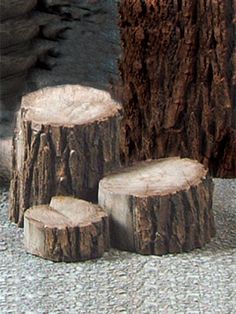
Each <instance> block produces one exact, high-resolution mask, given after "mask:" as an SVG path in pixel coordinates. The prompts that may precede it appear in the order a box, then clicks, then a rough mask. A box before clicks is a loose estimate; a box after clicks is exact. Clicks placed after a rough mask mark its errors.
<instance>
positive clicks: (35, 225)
mask: <svg viewBox="0 0 236 314" xmlns="http://www.w3.org/2000/svg"><path fill="white" fill-rule="evenodd" d="M24 236H25V246H26V249H27V251H28V252H29V253H31V254H34V255H38V256H41V257H43V258H46V259H50V260H52V261H57V262H59V261H63V262H73V261H83V260H88V259H93V258H98V257H101V256H102V255H103V253H104V252H105V251H107V250H108V249H109V227H108V217H107V214H106V213H105V211H104V210H103V209H102V208H100V207H99V206H96V205H93V204H91V203H88V202H86V201H83V200H77V199H75V198H72V197H53V198H52V200H51V203H50V206H48V205H38V206H35V207H32V208H30V209H28V210H27V211H26V213H25V217H24Z"/></svg>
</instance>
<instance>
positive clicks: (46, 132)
mask: <svg viewBox="0 0 236 314" xmlns="http://www.w3.org/2000/svg"><path fill="white" fill-rule="evenodd" d="M80 93H82V94H85V93H87V94H86V95H87V96H88V97H90V98H89V99H88V102H89V108H90V109H88V110H89V111H88V115H87V117H86V116H85V118H81V116H82V115H83V112H82V113H80V112H76V110H77V109H78V108H80V106H83V104H84V103H85V102H86V99H83V101H82V100H81V101H80V100H79V98H77V99H76V101H75V102H74V103H73V104H71V103H70V97H72V98H71V99H74V98H73V97H77V95H80ZM64 95H67V96H66V97H67V98H66V102H65V104H64V107H63V106H61V101H58V100H59V99H60V98H61V99H63V97H64ZM74 95H75V96H74ZM91 95H94V97H93V98H91ZM54 96H55V99H57V100H56V102H55V101H54V100H53V97H54ZM78 97H80V96H78ZM40 98H42V99H43V101H45V104H44V107H45V108H44V109H43V110H45V114H44V113H43V120H42V121H40V120H39V116H37V109H38V110H39V111H40V110H41V109H42V102H41V103H40V104H39V103H38V100H39V99H40ZM34 102H35V104H34ZM68 102H69V106H70V108H71V109H70V110H68ZM97 103H98V105H96V104H97ZM24 104H25V105H24ZM26 104H29V106H28V105H26ZM45 105H46V106H45ZM47 105H48V106H47ZM99 106H100V107H99ZM105 106H107V107H105ZM55 108H56V109H55ZM57 108H58V109H57ZM94 108H95V109H96V110H97V111H98V112H100V111H99V110H103V109H101V108H106V109H105V111H104V110H103V111H102V112H103V113H102V114H100V116H98V118H94V120H89V119H90V115H91V119H93V118H92V116H93V109H94ZM31 109H32V110H31ZM120 109H121V107H120V105H118V104H117V103H116V102H114V101H112V100H111V98H110V96H109V94H108V93H106V92H102V91H98V90H95V89H92V88H82V87H77V86H76V87H71V86H61V87H56V88H48V89H43V90H40V91H38V92H35V93H32V94H29V95H28V96H25V97H24V98H23V102H22V109H21V117H19V119H18V127H17V129H16V131H15V136H14V140H13V163H12V165H13V166H12V169H13V171H12V179H11V189H10V213H9V215H10V219H11V220H12V221H14V222H16V223H18V225H19V226H22V224H23V216H24V212H25V210H26V209H27V208H29V207H31V206H33V205H37V204H48V203H49V201H50V199H51V197H52V196H53V195H74V196H78V197H80V198H82V199H85V200H89V201H96V200H97V191H98V182H99V180H100V179H101V178H102V177H103V176H104V175H105V174H106V173H108V172H109V171H111V170H113V169H116V168H118V167H119V165H120V161H119V131H120V127H119V125H120ZM34 110H35V111H34ZM52 110H54V111H52ZM82 110H83V109H82ZM43 112H44V111H43ZM58 112H59V113H60V115H61V118H60V117H59V119H62V120H63V121H65V122H64V123H63V122H61V121H60V122H58V121H57V120H56V119H57V118H55V114H56V113H58ZM68 117H69V118H68ZM44 119H45V120H44ZM71 119H74V121H75V120H76V119H77V120H76V121H77V122H72V120H71ZM81 119H82V120H81ZM84 119H87V120H88V122H84ZM68 121H70V122H68Z"/></svg>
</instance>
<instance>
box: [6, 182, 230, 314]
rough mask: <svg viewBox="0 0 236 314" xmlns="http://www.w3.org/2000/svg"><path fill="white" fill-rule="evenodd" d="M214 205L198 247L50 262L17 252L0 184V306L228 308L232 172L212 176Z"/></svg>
mask: <svg viewBox="0 0 236 314" xmlns="http://www.w3.org/2000/svg"><path fill="white" fill-rule="evenodd" d="M214 212H215V217H216V224H217V236H216V237H215V238H214V239H213V240H212V242H211V243H210V244H208V245H207V246H206V247H205V248H204V249H202V250H194V251H193V252H191V253H188V254H178V255H166V256H163V257H155V256H141V255H137V254H130V253H127V252H119V251H116V250H111V251H110V252H109V253H107V254H106V255H105V256H104V257H103V258H101V259H99V260H96V261H89V262H83V263H70V264H66V263H53V262H50V261H46V260H43V259H41V258H38V257H35V256H31V255H29V254H27V253H26V252H25V250H24V246H23V231H22V230H21V229H18V228H17V227H16V226H15V225H14V224H11V223H9V221H8V219H7V192H6V191H1V192H0V313H95V314H96V313H111V314H114V313H135V314H136V313H147V314H149V313H214V314H215V313H220V314H223V313H236V180H222V179H217V180H215V194H214Z"/></svg>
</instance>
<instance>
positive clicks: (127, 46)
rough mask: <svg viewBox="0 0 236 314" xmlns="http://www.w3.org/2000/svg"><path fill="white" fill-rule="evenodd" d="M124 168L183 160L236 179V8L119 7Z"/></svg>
mask: <svg viewBox="0 0 236 314" xmlns="http://www.w3.org/2000/svg"><path fill="white" fill-rule="evenodd" d="M119 7H120V28H121V40H122V46H123V53H122V57H121V61H120V70H121V76H122V80H123V85H124V89H123V92H124V95H123V98H124V99H123V104H124V123H123V125H122V134H123V135H122V148H121V152H122V161H123V162H125V163H128V162H129V161H130V160H133V161H134V160H145V159H147V158H162V157H169V156H176V155H181V156H183V157H189V158H193V159H197V160H198V161H200V162H201V163H203V164H204V165H205V166H206V167H208V168H209V171H210V174H211V175H213V176H217V177H228V178H229V177H236V157H235V156H236V131H235V121H236V101H235V90H236V28H235V20H236V15H235V12H236V1H231V0H225V1H206V0H202V1H196V0H195V1H181V0H180V1H168V2H167V1H166V0H160V1H148V0H136V1H133V0H122V1H120V6H119Z"/></svg>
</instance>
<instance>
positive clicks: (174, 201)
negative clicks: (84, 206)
mask: <svg viewBox="0 0 236 314" xmlns="http://www.w3.org/2000/svg"><path fill="white" fill-rule="evenodd" d="M212 194H213V182H212V180H211V179H210V178H209V176H208V175H207V170H206V169H205V168H204V166H203V165H201V164H200V163H199V162H197V161H194V160H190V159H186V158H183V159H181V158H178V157H172V158H166V159H159V160H148V161H144V162H140V163H137V164H136V165H134V166H132V167H129V168H125V169H122V170H120V171H119V172H117V173H114V174H112V175H109V176H107V177H106V178H104V179H102V180H101V181H100V183H99V204H100V206H102V207H103V208H105V209H106V210H107V211H108V213H109V215H110V220H111V228H110V230H111V241H112V245H113V246H115V247H117V248H119V249H124V250H129V251H135V252H138V253H142V254H157V255H161V254H165V253H178V252H182V251H189V250H192V249H194V248H200V247H202V246H203V245H204V244H206V243H207V242H208V241H210V239H211V237H212V236H214V234H215V227H214V217H213V213H212Z"/></svg>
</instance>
